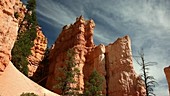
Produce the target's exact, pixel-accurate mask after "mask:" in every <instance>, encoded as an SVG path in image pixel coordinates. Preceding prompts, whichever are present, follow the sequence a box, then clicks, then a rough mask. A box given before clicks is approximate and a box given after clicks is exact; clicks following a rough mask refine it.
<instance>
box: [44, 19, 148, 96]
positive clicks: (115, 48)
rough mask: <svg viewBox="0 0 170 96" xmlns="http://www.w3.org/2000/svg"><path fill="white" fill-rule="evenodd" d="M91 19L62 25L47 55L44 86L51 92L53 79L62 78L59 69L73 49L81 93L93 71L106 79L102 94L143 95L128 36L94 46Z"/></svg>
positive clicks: (142, 86) (115, 95)
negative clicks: (46, 72)
mask: <svg viewBox="0 0 170 96" xmlns="http://www.w3.org/2000/svg"><path fill="white" fill-rule="evenodd" d="M94 27H95V23H94V22H93V20H87V21H86V20H84V18H83V17H82V16H80V17H79V18H77V20H76V22H75V23H74V24H71V25H69V26H64V27H63V31H62V32H61V34H60V35H59V37H58V38H57V40H56V42H55V44H54V46H53V48H52V50H51V52H50V58H49V61H50V68H49V76H48V80H47V84H46V85H47V87H48V88H49V89H50V90H53V91H54V92H57V93H60V90H55V89H54V88H53V86H54V85H55V84H57V82H56V77H58V76H61V72H60V71H59V70H58V69H59V68H60V67H62V66H64V65H65V63H64V61H65V59H66V52H67V50H68V49H70V48H73V49H74V51H75V52H76V55H75V56H74V58H75V62H76V63H77V64H78V68H79V69H80V73H81V74H80V76H79V78H78V79H76V80H77V82H78V85H79V88H80V89H81V92H82V91H83V90H84V84H85V82H86V81H87V80H88V79H89V76H90V74H91V73H92V71H93V70H94V69H96V70H97V71H98V72H99V73H100V74H101V75H102V76H103V78H105V80H104V82H103V94H105V95H108V96H145V89H144V85H143V82H142V81H141V80H140V79H139V77H138V76H137V74H136V73H135V71H134V68H133V63H132V53H131V42H130V38H129V37H128V36H125V37H123V38H119V39H118V40H116V42H115V43H113V44H109V45H108V46H104V45H102V44H100V45H99V46H96V45H94V43H93V29H94Z"/></svg>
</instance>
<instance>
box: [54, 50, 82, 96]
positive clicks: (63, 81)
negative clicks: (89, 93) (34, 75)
mask: <svg viewBox="0 0 170 96" xmlns="http://www.w3.org/2000/svg"><path fill="white" fill-rule="evenodd" d="M74 55H75V52H74V50H73V49H69V50H68V51H67V59H66V60H65V64H66V65H65V66H63V67H62V68H58V70H59V71H60V72H61V73H63V76H61V77H57V78H56V80H57V82H58V83H57V84H56V85H55V86H54V88H55V89H59V90H61V95H63V96H65V95H69V96H70V95H72V96H76V95H79V92H78V91H79V88H78V85H77V82H76V80H75V78H78V75H79V73H80V70H79V69H78V68H76V66H77V64H76V63H75V60H74ZM72 85H75V86H74V87H73V86H72Z"/></svg>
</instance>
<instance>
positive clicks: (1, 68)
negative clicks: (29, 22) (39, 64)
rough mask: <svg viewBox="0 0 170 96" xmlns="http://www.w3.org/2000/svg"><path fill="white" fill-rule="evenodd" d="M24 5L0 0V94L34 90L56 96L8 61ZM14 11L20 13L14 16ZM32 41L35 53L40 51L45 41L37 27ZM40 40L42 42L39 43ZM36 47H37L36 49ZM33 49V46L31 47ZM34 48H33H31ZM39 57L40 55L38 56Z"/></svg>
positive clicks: (7, 95)
mask: <svg viewBox="0 0 170 96" xmlns="http://www.w3.org/2000/svg"><path fill="white" fill-rule="evenodd" d="M25 10H26V9H25V7H24V5H23V4H22V2H21V1H20V0H0V18H1V19H0V22H1V23H0V96H19V95H20V94H22V93H23V92H34V93H36V94H38V95H39V96H45V95H48V96H58V95H57V94H55V93H53V92H50V91H49V90H47V89H45V88H43V87H41V86H39V85H38V84H36V83H35V82H33V81H31V80H30V79H29V78H27V77H26V76H24V75H23V74H22V73H21V72H19V71H18V70H17V69H16V68H15V67H14V66H13V64H12V63H11V62H10V59H11V50H12V48H13V45H14V42H15V40H16V38H17V31H18V27H19V26H20V23H21V21H22V19H23V17H24V16H25V15H24V13H25ZM16 12H18V14H20V15H19V16H17V17H18V18H16V16H15V15H16V14H15V13H16ZM38 30H39V31H38V32H37V35H38V37H37V38H40V40H38V39H36V40H35V41H34V43H35V44H36V46H38V48H37V47H36V46H35V47H34V48H35V51H36V52H35V53H38V52H37V51H39V53H42V48H44V46H46V45H44V44H45V43H46V39H45V37H44V36H43V35H42V33H41V31H40V28H38ZM41 41H42V44H41V43H40V42H41ZM36 48H37V49H36ZM32 49H33V48H32ZM33 50H34V49H33ZM38 57H40V58H41V56H38Z"/></svg>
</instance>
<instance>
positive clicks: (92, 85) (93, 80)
mask: <svg viewBox="0 0 170 96" xmlns="http://www.w3.org/2000/svg"><path fill="white" fill-rule="evenodd" d="M103 80H104V79H103V78H102V76H101V75H100V74H99V73H98V72H97V71H96V70H95V69H94V70H93V72H92V73H91V75H90V77H89V80H88V81H87V82H86V83H85V91H84V96H102V85H103Z"/></svg>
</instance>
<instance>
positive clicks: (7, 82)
mask: <svg viewBox="0 0 170 96" xmlns="http://www.w3.org/2000/svg"><path fill="white" fill-rule="evenodd" d="M23 92H33V93H35V94H38V95H39V96H59V95H57V94H55V93H53V92H51V91H49V90H47V89H45V88H43V87H41V86H39V85H38V84H37V83H35V82H33V81H31V80H30V79H29V78H27V77H26V76H24V75H23V74H22V73H21V72H19V71H18V70H17V69H16V68H15V67H14V65H13V64H12V63H11V62H10V63H9V64H8V66H7V67H6V69H5V71H4V72H2V73H0V96H20V94H22V93H23Z"/></svg>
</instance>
